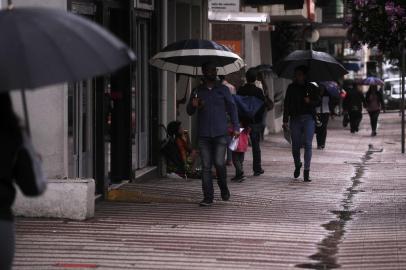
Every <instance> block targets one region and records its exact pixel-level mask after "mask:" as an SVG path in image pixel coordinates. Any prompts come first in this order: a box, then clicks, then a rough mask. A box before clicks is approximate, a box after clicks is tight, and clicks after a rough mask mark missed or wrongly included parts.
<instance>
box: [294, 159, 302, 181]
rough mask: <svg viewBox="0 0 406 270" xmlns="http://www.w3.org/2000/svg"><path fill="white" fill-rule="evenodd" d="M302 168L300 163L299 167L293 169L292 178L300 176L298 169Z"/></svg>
mask: <svg viewBox="0 0 406 270" xmlns="http://www.w3.org/2000/svg"><path fill="white" fill-rule="evenodd" d="M301 168H302V163H300V165H299V166H297V167H295V171H294V172H293V177H295V178H298V177H299V176H300V169H301Z"/></svg>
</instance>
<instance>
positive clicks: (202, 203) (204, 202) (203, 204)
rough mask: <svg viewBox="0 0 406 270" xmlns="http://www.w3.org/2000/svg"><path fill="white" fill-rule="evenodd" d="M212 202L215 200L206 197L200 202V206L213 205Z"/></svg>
mask: <svg viewBox="0 0 406 270" xmlns="http://www.w3.org/2000/svg"><path fill="white" fill-rule="evenodd" d="M212 204H213V201H210V200H206V199H204V200H203V201H201V202H200V203H199V206H202V207H207V206H211V205H212Z"/></svg>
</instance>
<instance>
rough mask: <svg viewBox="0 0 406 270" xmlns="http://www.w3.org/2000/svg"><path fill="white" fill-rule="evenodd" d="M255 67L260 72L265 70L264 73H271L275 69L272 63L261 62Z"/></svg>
mask: <svg viewBox="0 0 406 270" xmlns="http://www.w3.org/2000/svg"><path fill="white" fill-rule="evenodd" d="M255 69H256V70H257V71H258V72H264V73H271V72H272V71H273V68H272V66H271V65H268V64H261V65H258V66H256V67H255Z"/></svg>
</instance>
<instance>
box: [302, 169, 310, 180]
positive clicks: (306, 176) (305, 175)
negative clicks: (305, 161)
mask: <svg viewBox="0 0 406 270" xmlns="http://www.w3.org/2000/svg"><path fill="white" fill-rule="evenodd" d="M303 181H305V182H311V181H312V180H311V179H310V171H309V170H304V171H303Z"/></svg>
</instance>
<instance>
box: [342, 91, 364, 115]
mask: <svg viewBox="0 0 406 270" xmlns="http://www.w3.org/2000/svg"><path fill="white" fill-rule="evenodd" d="M364 103H365V98H364V95H363V94H362V93H361V92H360V91H358V90H357V89H356V87H353V88H349V89H348V90H347V96H346V97H345V99H344V101H343V109H344V110H345V111H348V112H351V111H362V107H363V105H364Z"/></svg>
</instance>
